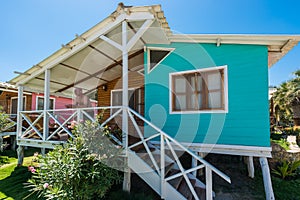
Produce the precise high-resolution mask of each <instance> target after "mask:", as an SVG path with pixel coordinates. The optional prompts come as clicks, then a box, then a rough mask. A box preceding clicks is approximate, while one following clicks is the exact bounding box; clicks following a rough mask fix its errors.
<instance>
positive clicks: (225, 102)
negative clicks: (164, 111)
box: [169, 65, 228, 114]
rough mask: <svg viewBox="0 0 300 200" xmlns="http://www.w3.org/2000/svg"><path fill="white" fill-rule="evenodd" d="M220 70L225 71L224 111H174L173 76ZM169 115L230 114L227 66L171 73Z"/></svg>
mask: <svg viewBox="0 0 300 200" xmlns="http://www.w3.org/2000/svg"><path fill="white" fill-rule="evenodd" d="M220 69H223V70H224V109H212V110H191V111H173V108H172V107H173V101H172V100H173V99H172V98H173V92H172V88H173V81H172V76H174V75H181V74H188V73H195V72H207V71H213V70H220ZM169 113H170V114H196V113H228V70H227V65H223V66H217V67H209V68H202V69H196V70H187V71H181V72H173V73H170V74H169Z"/></svg>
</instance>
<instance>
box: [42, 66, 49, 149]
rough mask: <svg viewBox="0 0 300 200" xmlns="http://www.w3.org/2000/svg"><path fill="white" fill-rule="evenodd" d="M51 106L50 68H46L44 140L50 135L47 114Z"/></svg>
mask: <svg viewBox="0 0 300 200" xmlns="http://www.w3.org/2000/svg"><path fill="white" fill-rule="evenodd" d="M49 107H50V69H46V70H45V81H44V122H43V141H46V139H47V138H48V135H49V116H48V114H47V111H48V110H49ZM43 151H44V150H43Z"/></svg>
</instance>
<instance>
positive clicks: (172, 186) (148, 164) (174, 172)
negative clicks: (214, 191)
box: [128, 142, 206, 200]
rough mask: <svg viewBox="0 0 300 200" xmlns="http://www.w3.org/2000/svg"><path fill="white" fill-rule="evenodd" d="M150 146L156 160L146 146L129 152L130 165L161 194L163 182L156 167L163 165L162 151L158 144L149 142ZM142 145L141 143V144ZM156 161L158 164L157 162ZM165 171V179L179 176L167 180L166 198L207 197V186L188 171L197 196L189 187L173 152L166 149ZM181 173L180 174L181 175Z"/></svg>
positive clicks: (189, 198) (173, 199)
mask: <svg viewBox="0 0 300 200" xmlns="http://www.w3.org/2000/svg"><path fill="white" fill-rule="evenodd" d="M147 145H148V147H149V149H150V151H151V153H152V155H153V158H154V161H155V162H152V160H151V158H150V155H149V154H148V153H147V151H146V149H145V148H142V147H140V148H136V149H138V150H136V151H131V152H130V153H129V155H130V156H129V158H130V159H129V161H128V163H129V167H130V168H131V169H132V170H133V171H134V172H135V173H137V174H138V175H139V176H140V178H142V179H143V180H144V181H145V182H146V183H148V184H149V186H150V187H151V188H152V189H153V190H154V191H156V192H157V193H158V194H159V195H162V194H161V183H160V177H159V173H157V170H156V167H155V165H157V166H161V161H162V160H161V151H160V149H159V148H157V147H156V146H154V145H152V144H151V142H149V143H148V144H147ZM140 146H141V145H140ZM155 163H156V164H155ZM164 166H165V167H164V173H165V179H166V180H168V178H170V177H172V176H178V177H176V178H174V179H171V180H169V181H166V182H165V186H164V187H165V189H166V192H165V194H164V196H162V197H163V198H164V199H172V200H175V199H188V200H194V199H205V198H206V186H205V184H204V183H202V182H201V181H200V180H199V179H197V177H195V176H194V175H193V174H192V173H188V174H187V177H188V182H190V183H189V184H191V186H192V187H193V189H194V192H195V193H196V195H197V197H196V198H195V197H194V195H193V193H192V191H191V190H190V188H189V185H188V182H187V181H186V180H185V178H184V177H183V176H181V175H180V174H181V171H180V168H179V166H178V164H177V163H176V162H175V160H174V159H173V158H172V155H171V152H170V151H166V155H165V163H164ZM179 175H180V176H179Z"/></svg>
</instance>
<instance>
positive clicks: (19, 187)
mask: <svg viewBox="0 0 300 200" xmlns="http://www.w3.org/2000/svg"><path fill="white" fill-rule="evenodd" d="M37 151H38V149H33V148H32V149H29V150H25V157H24V162H23V166H21V167H17V162H18V160H17V154H16V152H14V151H10V150H5V151H4V152H0V200H4V199H5V200H22V199H24V197H26V196H28V195H29V194H30V192H29V191H28V189H27V188H26V187H24V186H25V185H24V183H26V182H27V180H28V179H29V178H30V177H31V173H30V172H29V171H28V166H29V165H31V163H32V159H33V156H32V155H33V154H34V152H37ZM121 187H122V186H121V185H116V186H114V188H112V190H111V191H110V192H109V193H108V194H107V196H106V198H104V199H103V200H119V199H124V200H152V199H153V198H152V197H151V196H148V195H145V194H142V193H140V191H139V192H138V193H130V194H129V193H127V192H124V191H122V190H121ZM27 199H28V200H35V199H38V198H37V197H36V196H35V195H34V194H33V195H31V196H30V197H29V198H27Z"/></svg>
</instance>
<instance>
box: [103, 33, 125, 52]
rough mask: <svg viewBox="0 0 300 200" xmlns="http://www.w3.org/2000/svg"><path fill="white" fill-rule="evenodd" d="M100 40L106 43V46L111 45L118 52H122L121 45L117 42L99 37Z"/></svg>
mask: <svg viewBox="0 0 300 200" xmlns="http://www.w3.org/2000/svg"><path fill="white" fill-rule="evenodd" d="M99 38H100V39H102V40H104V41H105V42H107V43H108V44H110V45H112V46H113V47H116V48H117V49H119V50H120V51H122V49H123V47H122V45H120V44H118V43H117V42H115V41H113V40H111V39H109V38H108V37H106V36H104V35H101V36H100V37H99Z"/></svg>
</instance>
